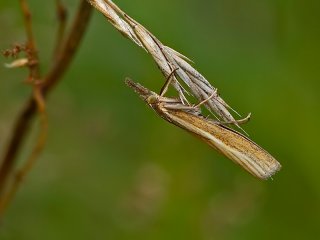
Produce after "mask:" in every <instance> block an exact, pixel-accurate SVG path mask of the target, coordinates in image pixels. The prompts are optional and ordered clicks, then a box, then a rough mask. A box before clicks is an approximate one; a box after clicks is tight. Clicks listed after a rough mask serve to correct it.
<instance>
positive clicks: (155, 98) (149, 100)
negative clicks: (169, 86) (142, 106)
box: [146, 94, 158, 104]
mask: <svg viewBox="0 0 320 240" xmlns="http://www.w3.org/2000/svg"><path fill="white" fill-rule="evenodd" d="M157 101H158V96H157V95H155V94H151V95H149V96H148V97H147V98H146V102H147V103H148V104H154V103H156V102H157Z"/></svg>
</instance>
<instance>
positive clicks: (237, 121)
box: [214, 113, 251, 125]
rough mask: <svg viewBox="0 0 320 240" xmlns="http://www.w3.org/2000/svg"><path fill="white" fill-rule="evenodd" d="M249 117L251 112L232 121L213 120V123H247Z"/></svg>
mask: <svg viewBox="0 0 320 240" xmlns="http://www.w3.org/2000/svg"><path fill="white" fill-rule="evenodd" d="M250 118H251V113H249V114H248V115H247V116H246V117H245V118H243V119H239V120H234V121H214V122H215V123H218V124H223V125H225V124H244V123H247V122H249V120H250Z"/></svg>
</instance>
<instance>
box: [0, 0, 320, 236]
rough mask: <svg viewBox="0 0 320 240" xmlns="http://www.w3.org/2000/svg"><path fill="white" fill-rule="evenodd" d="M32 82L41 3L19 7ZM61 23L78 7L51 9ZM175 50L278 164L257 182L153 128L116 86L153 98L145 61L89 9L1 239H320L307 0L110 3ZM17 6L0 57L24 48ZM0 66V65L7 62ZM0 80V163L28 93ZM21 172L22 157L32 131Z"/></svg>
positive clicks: (192, 143)
mask: <svg viewBox="0 0 320 240" xmlns="http://www.w3.org/2000/svg"><path fill="white" fill-rule="evenodd" d="M29 2H30V5H31V9H32V12H33V20H34V27H35V32H36V37H37V43H38V47H39V50H40V52H39V54H40V57H41V63H42V65H41V67H42V71H43V72H45V71H46V69H47V68H48V66H49V63H50V62H51V52H52V50H53V48H52V46H53V43H54V36H55V30H56V27H57V21H56V18H55V12H54V1H46V3H44V2H43V1H40V0H30V1H29ZM64 2H65V3H66V5H67V6H68V9H69V10H70V19H71V18H72V16H73V14H74V12H75V9H76V8H77V4H78V1H76V0H69V1H67V0H66V1H64ZM115 2H116V3H117V4H119V6H120V7H121V8H122V9H123V10H125V11H126V12H127V13H128V14H129V15H131V16H132V17H134V18H135V19H136V20H138V21H139V22H140V23H142V24H143V25H145V26H146V27H147V28H148V29H149V30H150V31H151V32H152V33H154V34H155V35H156V36H157V37H158V38H159V39H160V40H161V41H162V42H163V43H165V44H166V45H168V46H170V47H172V48H174V49H176V50H178V51H180V52H182V53H183V54H185V55H186V56H188V57H190V58H191V59H193V60H194V62H195V67H196V68H197V69H198V70H199V71H200V72H201V73H203V75H204V76H206V77H207V78H208V79H209V81H210V82H211V83H212V84H213V85H214V86H215V87H217V88H218V89H219V91H220V93H221V95H222V97H223V98H224V99H225V101H227V102H228V103H229V104H230V105H231V106H232V107H233V108H235V109H236V110H237V111H239V112H240V113H241V114H243V115H246V114H247V113H248V112H252V115H253V117H252V121H251V122H249V123H248V124H247V125H246V126H245V129H246V131H247V132H249V134H250V137H251V138H252V139H253V140H254V141H256V142H257V143H258V144H260V145H261V146H263V147H264V148H265V149H267V150H268V151H269V152H270V153H272V154H273V155H274V156H275V157H276V158H277V159H278V160H279V161H280V162H281V164H282V165H283V168H282V170H281V171H280V172H279V173H278V174H276V175H275V176H274V180H269V181H266V182H264V181H259V180H257V179H255V178H253V177H251V176H250V175H249V174H248V173H246V172H245V171H243V170H241V169H240V168H239V167H238V166H236V165H235V164H233V163H232V162H231V161H230V160H228V159H227V158H225V157H223V156H221V155H219V154H218V153H217V152H215V151H214V150H212V149H211V148H209V147H208V146H206V144H204V143H202V142H200V141H198V139H196V138H194V137H192V136H191V135H189V134H187V133H186V132H184V131H182V130H180V129H178V128H176V127H174V126H171V125H169V124H168V123H166V122H164V121H163V120H162V119H160V118H159V117H157V116H156V115H155V114H154V113H153V112H152V111H151V110H150V109H149V108H148V107H147V106H146V105H145V104H144V103H143V102H142V101H141V100H140V99H139V98H138V97H137V96H136V95H135V94H134V93H133V92H132V90H130V89H128V88H127V87H126V86H125V85H124V82H123V81H124V78H125V77H126V76H130V77H132V78H133V79H134V80H136V81H139V82H140V83H143V85H145V86H147V87H148V88H150V89H152V90H157V89H160V88H161V86H162V84H163V81H164V80H163V77H162V75H161V73H160V72H159V70H158V69H157V67H156V65H155V64H154V62H153V60H152V59H151V57H150V56H149V55H148V54H146V53H145V52H144V51H143V50H142V49H140V48H138V47H137V46H135V45H134V44H133V43H131V42H130V41H129V40H127V39H125V38H123V37H122V36H121V35H120V34H119V33H118V32H117V31H116V30H115V29H114V28H113V27H112V26H111V25H110V24H109V23H108V22H107V21H106V20H105V18H104V17H103V16H102V15H101V14H100V13H98V12H97V11H94V16H93V18H92V21H91V23H90V27H89V30H88V31H87V33H86V36H85V38H84V40H83V42H82V45H81V48H80V50H79V51H78V53H77V55H76V58H75V60H74V62H73V63H72V65H71V67H70V68H69V70H68V72H67V74H66V75H65V76H64V79H63V81H62V82H61V83H60V84H59V85H58V86H57V88H56V89H54V91H53V92H52V94H51V96H50V98H49V101H48V104H47V105H48V112H49V124H50V128H49V138H48V143H47V146H46V148H45V151H44V152H43V154H42V155H41V158H40V159H39V161H38V162H37V164H36V165H35V166H34V168H33V170H32V172H31V173H30V174H29V175H28V177H27V179H26V181H25V183H24V184H23V186H22V188H21V189H20V191H19V192H18V194H17V196H16V198H15V200H14V202H13V203H12V204H11V205H10V208H9V210H8V211H7V213H6V218H5V219H4V220H3V221H2V224H1V228H0V239H27V240H29V239H30V240H31V239H32V240H35V239H46V240H50V239H52V240H53V239H54V240H56V239H78V240H80V239H130V240H132V239H205V240H206V239H268V240H269V239H316V236H318V237H319V236H320V230H319V229H320V226H319V225H320V197H319V196H320V173H319V171H320V161H319V160H320V157H319V156H320V154H319V153H317V151H318V150H319V136H320V135H319V134H320V128H319V118H320V106H319V105H320V104H319V103H320V94H319V90H320V88H319V80H320V73H319V72H320V70H319V69H320V64H319V56H320V47H319V43H320V24H319V23H320V15H319V12H320V1H318V0H313V1H301V0H264V1H255V0H243V1H237V0H210V1H209V0H198V1H190V0H189V1H186V0H175V1H173V0H164V1H146V0H136V1H120V0H117V1H115ZM24 40H25V33H24V28H23V21H22V17H21V13H20V8H19V5H18V1H1V2H0V49H1V50H4V49H6V48H8V47H10V45H11V44H12V43H15V42H23V41H24ZM8 61H10V60H6V59H4V58H2V59H1V61H0V62H1V65H3V63H5V62H8ZM26 75H27V71H26V70H25V69H19V70H8V69H5V68H3V67H1V68H0V97H1V101H0V109H1V114H0V151H1V155H2V154H3V151H4V149H5V146H6V141H7V139H8V136H9V132H10V129H11V127H12V124H13V119H15V117H16V115H17V113H18V112H19V110H20V109H21V107H22V104H23V102H24V101H25V99H26V98H27V96H28V95H29V94H30V87H28V86H26V85H23V84H22V81H23V80H24V79H25V77H26ZM33 130H34V131H33V134H31V136H30V137H29V138H28V141H27V143H26V145H25V147H24V151H23V152H22V153H21V154H20V160H24V159H25V157H26V156H27V154H28V153H29V151H28V150H30V148H31V147H32V142H33V140H34V138H35V133H36V130H37V125H36V124H35V125H34V128H33Z"/></svg>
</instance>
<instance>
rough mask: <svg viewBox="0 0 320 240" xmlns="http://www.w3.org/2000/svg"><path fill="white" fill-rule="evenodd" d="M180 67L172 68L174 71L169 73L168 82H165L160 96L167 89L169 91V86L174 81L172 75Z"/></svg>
mask: <svg viewBox="0 0 320 240" xmlns="http://www.w3.org/2000/svg"><path fill="white" fill-rule="evenodd" d="M178 69H179V68H175V69H173V70H172V72H171V73H170V74H169V76H168V77H167V80H166V82H165V83H164V85H163V87H162V88H161V90H160V94H159V95H160V96H161V97H162V96H163V95H164V94H165V93H166V92H167V91H168V87H169V85H170V84H171V82H172V76H173V75H174V73H175V72H176V71H177V70H178Z"/></svg>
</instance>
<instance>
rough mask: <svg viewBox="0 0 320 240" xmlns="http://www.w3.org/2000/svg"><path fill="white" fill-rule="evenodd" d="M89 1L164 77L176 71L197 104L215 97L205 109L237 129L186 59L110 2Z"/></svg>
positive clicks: (180, 89)
mask: <svg viewBox="0 0 320 240" xmlns="http://www.w3.org/2000/svg"><path fill="white" fill-rule="evenodd" d="M88 2H90V3H91V4H92V5H93V6H94V7H95V8H96V9H97V10H99V11H100V12H101V13H102V14H104V16H105V17H106V18H107V19H108V21H109V22H110V23H111V24H112V25H113V26H114V27H115V28H116V29H117V30H119V31H120V32H121V33H122V34H123V35H124V36H126V37H127V38H129V39H130V40H132V41H133V42H134V43H136V44H137V45H138V46H140V47H142V48H144V49H145V50H147V52H149V53H150V54H151V56H152V57H153V59H154V60H155V62H156V63H157V65H158V67H159V69H160V70H161V72H162V73H163V75H164V76H165V78H167V77H168V76H169V75H170V73H172V72H173V71H174V70H175V74H174V75H176V76H178V77H179V78H180V79H182V80H183V82H184V83H185V84H186V85H187V86H188V88H189V90H190V91H191V93H192V94H193V95H194V96H195V97H196V98H197V99H198V100H199V101H203V100H205V99H208V98H209V96H211V95H212V94H214V97H212V98H211V99H210V100H209V101H207V103H206V104H205V105H206V108H207V109H208V110H209V111H211V112H213V113H216V115H217V116H218V119H222V120H223V121H226V122H233V123H234V124H235V125H236V126H238V127H239V125H238V124H237V123H236V120H235V119H234V117H233V116H232V114H231V113H230V112H229V110H228V109H231V110H232V108H231V107H230V106H229V105H227V104H226V102H225V101H224V100H223V99H222V98H221V97H220V96H219V95H218V93H217V89H216V88H214V87H213V86H212V85H211V84H210V83H209V82H208V81H207V80H206V79H205V78H204V77H203V76H202V75H201V74H200V73H199V72H198V71H197V70H196V69H194V68H193V67H192V66H191V65H190V64H189V63H188V62H190V60H189V59H188V58H187V57H185V56H184V55H182V54H181V53H179V52H177V51H175V50H173V49H171V48H170V47H167V46H165V45H163V44H162V43H161V42H160V41H159V40H158V39H157V38H156V37H155V36H154V35H153V34H152V33H151V32H150V31H148V30H147V29H146V28H145V27H143V26H142V25H141V24H139V23H138V22H137V21H135V20H134V19H132V18H131V17H130V16H128V14H126V13H125V12H123V11H122V10H121V9H120V8H119V7H118V6H117V5H116V4H114V3H113V2H112V1H110V0H88ZM176 76H174V77H173V80H172V85H173V86H174V88H175V89H176V90H177V91H178V93H179V96H180V99H181V100H182V102H187V99H186V97H185V95H184V93H186V92H187V91H186V90H185V89H184V88H183V87H182V86H181V84H180V83H179V82H178V80H177V78H176ZM233 111H234V110H233Z"/></svg>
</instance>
